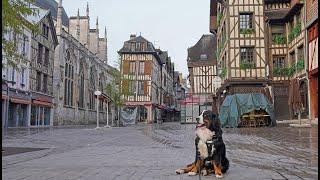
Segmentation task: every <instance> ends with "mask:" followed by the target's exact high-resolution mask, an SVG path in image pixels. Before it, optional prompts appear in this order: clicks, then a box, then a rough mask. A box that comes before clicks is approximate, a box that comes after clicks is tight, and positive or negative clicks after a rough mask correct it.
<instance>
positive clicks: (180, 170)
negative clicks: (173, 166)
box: [176, 169, 184, 174]
mask: <svg viewBox="0 0 320 180" xmlns="http://www.w3.org/2000/svg"><path fill="white" fill-rule="evenodd" d="M176 173H177V174H183V173H184V170H183V169H177V170H176Z"/></svg>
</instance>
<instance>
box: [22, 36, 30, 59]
mask: <svg viewBox="0 0 320 180" xmlns="http://www.w3.org/2000/svg"><path fill="white" fill-rule="evenodd" d="M28 42H29V40H28V36H26V35H24V36H23V41H22V55H23V56H24V57H26V58H27V57H28V56H29V45H28Z"/></svg>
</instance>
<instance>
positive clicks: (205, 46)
mask: <svg viewBox="0 0 320 180" xmlns="http://www.w3.org/2000/svg"><path fill="white" fill-rule="evenodd" d="M216 44H217V43H216V37H215V36H214V35H212V34H204V35H202V37H201V38H200V40H199V41H198V42H197V43H196V44H195V45H194V46H192V47H190V48H188V62H195V61H210V62H215V63H216V56H215V51H216V47H217V45H216ZM202 54H206V55H207V60H200V56H201V55H202Z"/></svg>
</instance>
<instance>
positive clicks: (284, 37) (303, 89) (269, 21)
mask: <svg viewBox="0 0 320 180" xmlns="http://www.w3.org/2000/svg"><path fill="white" fill-rule="evenodd" d="M264 11H265V16H266V28H267V33H266V36H265V39H266V42H267V44H268V59H269V62H270V71H271V76H270V77H271V78H272V81H273V83H272V84H273V96H274V108H275V113H276V117H277V119H289V118H293V117H294V116H295V114H294V112H293V107H291V106H288V100H289V97H290V96H291V94H289V92H292V93H293V91H289V89H290V86H292V82H291V80H292V79H295V78H298V81H299V89H297V90H299V93H300V98H301V102H302V117H304V118H307V115H308V104H309V103H308V85H307V84H308V83H307V79H306V68H305V64H306V63H307V61H306V56H305V49H306V47H305V36H306V30H305V21H304V20H305V7H304V3H303V1H290V0H284V1H273V0H265V6H264ZM289 104H290V103H289Z"/></svg>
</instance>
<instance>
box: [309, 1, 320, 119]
mask: <svg viewBox="0 0 320 180" xmlns="http://www.w3.org/2000/svg"><path fill="white" fill-rule="evenodd" d="M306 9H307V10H306V28H307V34H306V37H307V38H306V40H307V44H306V46H307V56H306V57H307V72H308V78H309V89H310V90H309V93H310V106H309V107H310V119H314V120H315V119H316V121H318V58H319V56H318V31H319V29H318V26H319V24H318V14H319V13H318V10H319V9H318V0H306Z"/></svg>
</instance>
